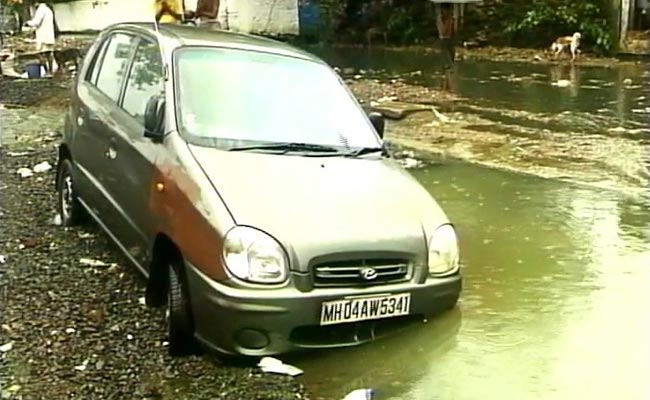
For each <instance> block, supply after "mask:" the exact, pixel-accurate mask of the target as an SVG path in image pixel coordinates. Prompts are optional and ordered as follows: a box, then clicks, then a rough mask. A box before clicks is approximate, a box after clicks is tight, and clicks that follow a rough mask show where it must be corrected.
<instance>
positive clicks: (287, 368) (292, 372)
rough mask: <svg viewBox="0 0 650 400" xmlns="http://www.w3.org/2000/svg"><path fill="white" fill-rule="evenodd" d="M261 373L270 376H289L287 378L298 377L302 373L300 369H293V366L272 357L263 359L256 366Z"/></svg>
mask: <svg viewBox="0 0 650 400" xmlns="http://www.w3.org/2000/svg"><path fill="white" fill-rule="evenodd" d="M257 366H258V367H260V368H261V369H262V371H264V372H267V373H271V374H280V375H289V376H298V375H302V373H303V371H302V370H301V369H300V368H297V367H294V366H293V365H289V364H285V363H283V362H282V361H280V360H278V359H277V358H273V357H264V358H262V359H261V360H260V362H259V363H258V364H257Z"/></svg>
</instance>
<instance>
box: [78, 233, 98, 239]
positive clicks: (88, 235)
mask: <svg viewBox="0 0 650 400" xmlns="http://www.w3.org/2000/svg"><path fill="white" fill-rule="evenodd" d="M77 236H78V237H79V239H90V238H92V237H93V236H94V235H93V234H92V233H88V232H79V233H78V234H77Z"/></svg>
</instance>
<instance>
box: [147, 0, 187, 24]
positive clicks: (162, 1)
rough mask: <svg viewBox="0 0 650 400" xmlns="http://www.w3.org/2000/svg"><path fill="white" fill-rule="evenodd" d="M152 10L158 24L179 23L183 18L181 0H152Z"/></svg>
mask: <svg viewBox="0 0 650 400" xmlns="http://www.w3.org/2000/svg"><path fill="white" fill-rule="evenodd" d="M154 11H155V14H156V22H158V23H159V24H180V23H182V22H183V21H184V19H185V15H184V13H185V11H184V7H183V0H154Z"/></svg>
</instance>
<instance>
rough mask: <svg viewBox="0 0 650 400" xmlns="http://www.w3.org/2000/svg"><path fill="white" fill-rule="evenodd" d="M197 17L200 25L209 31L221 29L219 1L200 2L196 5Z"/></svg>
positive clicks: (204, 0)
mask: <svg viewBox="0 0 650 400" xmlns="http://www.w3.org/2000/svg"><path fill="white" fill-rule="evenodd" d="M195 17H196V19H197V20H198V22H199V23H198V25H199V26H203V27H207V28H208V29H220V28H221V24H220V23H219V20H218V17H219V0H198V1H197V4H196V13H195Z"/></svg>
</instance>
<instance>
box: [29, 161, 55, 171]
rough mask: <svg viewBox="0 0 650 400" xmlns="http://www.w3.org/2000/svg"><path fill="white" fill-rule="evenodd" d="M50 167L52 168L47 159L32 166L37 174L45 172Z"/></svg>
mask: <svg viewBox="0 0 650 400" xmlns="http://www.w3.org/2000/svg"><path fill="white" fill-rule="evenodd" d="M51 169H52V164H50V163H49V162H47V161H43V162H42V163H38V164H36V165H34V168H33V170H34V172H36V173H37V174H40V173H43V172H47V171H49V170H51Z"/></svg>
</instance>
